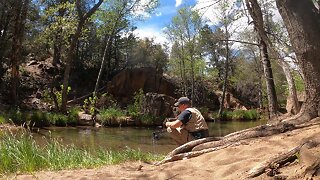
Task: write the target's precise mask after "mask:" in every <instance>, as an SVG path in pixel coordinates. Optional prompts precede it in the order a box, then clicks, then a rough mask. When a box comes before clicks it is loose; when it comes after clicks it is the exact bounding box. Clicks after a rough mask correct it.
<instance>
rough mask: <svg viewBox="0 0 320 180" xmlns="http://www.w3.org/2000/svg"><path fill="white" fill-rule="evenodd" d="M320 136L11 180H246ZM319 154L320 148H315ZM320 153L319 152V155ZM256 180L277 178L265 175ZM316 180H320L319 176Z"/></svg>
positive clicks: (304, 133) (290, 169) (294, 135)
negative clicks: (259, 167)
mask: <svg viewBox="0 0 320 180" xmlns="http://www.w3.org/2000/svg"><path fill="white" fill-rule="evenodd" d="M312 135H316V136H317V135H319V136H320V126H313V127H308V128H304V129H298V130H294V131H290V132H287V133H283V134H279V135H274V136H270V137H263V138H256V139H249V140H244V141H242V142H241V145H239V146H234V147H228V148H226V149H222V150H219V151H216V152H211V153H207V154H204V155H201V156H198V157H195V158H191V159H186V160H181V161H176V162H171V163H167V164H163V165H160V166H154V165H152V164H147V163H143V162H127V163H124V164H120V165H113V166H104V167H101V168H97V169H80V170H63V171H57V172H52V171H42V172H37V173H35V174H33V175H26V174H21V175H17V176H15V177H9V179H19V180H31V179H46V180H49V179H54V180H60V179H64V180H65V179H70V180H71V179H72V180H89V179H90V180H91V179H93V180H94V179H152V180H154V179H192V180H194V179H219V180H220V179H247V178H246V177H247V174H248V172H249V170H250V169H252V168H253V167H255V166H257V165H259V164H260V163H263V162H264V161H266V160H268V159H269V158H271V157H274V156H275V155H277V154H279V153H283V152H288V151H289V150H291V149H292V148H294V147H296V146H297V145H298V144H299V143H300V142H301V141H302V140H303V139H304V138H307V137H309V136H312ZM316 151H318V153H319V152H320V148H319V147H318V148H317V149H316ZM319 154H320V153H319ZM304 169H305V167H303V166H302V165H301V164H299V162H298V161H297V162H295V163H292V164H291V165H289V166H287V167H284V168H282V169H281V170H280V173H281V175H284V176H287V178H288V179H301V177H297V175H298V174H300V173H301V172H302V171H303V170H304ZM254 179H274V178H271V177H268V176H266V175H265V174H263V175H261V176H259V177H256V178H254ZM314 179H320V178H319V177H316V178H314Z"/></svg>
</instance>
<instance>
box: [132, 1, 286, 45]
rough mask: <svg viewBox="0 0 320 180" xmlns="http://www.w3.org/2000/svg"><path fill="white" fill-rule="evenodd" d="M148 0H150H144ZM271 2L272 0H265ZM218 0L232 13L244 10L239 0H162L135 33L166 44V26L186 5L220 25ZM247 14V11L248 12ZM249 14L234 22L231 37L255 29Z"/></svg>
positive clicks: (275, 12) (276, 16) (220, 15)
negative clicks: (164, 31) (226, 3)
mask: <svg viewBox="0 0 320 180" xmlns="http://www.w3.org/2000/svg"><path fill="white" fill-rule="evenodd" d="M143 1H148V0H143ZM264 1H265V2H269V1H271V0H264ZM216 2H220V3H222V2H228V5H229V7H228V8H227V9H228V10H227V11H228V13H230V14H241V13H240V12H244V11H243V7H242V5H243V4H242V3H241V2H242V1H239V0H224V1H214V0H160V6H159V7H158V8H157V9H156V10H155V12H154V13H153V14H151V15H150V16H149V17H148V18H146V20H145V21H141V22H137V24H136V26H137V30H135V34H136V35H137V36H138V37H140V38H141V39H143V38H145V37H148V38H153V39H154V40H155V42H156V43H160V44H164V43H169V42H167V40H166V37H165V35H164V33H163V30H164V28H165V27H166V26H167V25H168V24H170V22H171V20H172V17H174V16H176V15H177V11H178V10H179V9H180V8H182V7H184V6H192V7H193V9H197V10H199V11H200V14H201V15H202V17H203V18H205V19H207V20H208V22H207V24H208V25H211V26H212V25H214V26H216V27H217V26H219V24H221V23H220V22H221V18H222V10H221V4H219V3H216ZM246 14H247V13H246ZM274 14H275V16H274V17H273V18H276V19H277V20H276V21H278V20H279V19H281V18H280V15H279V13H278V12H277V11H274ZM249 17H250V16H249V15H248V14H247V15H245V16H241V18H239V19H238V20H237V21H235V22H233V23H232V25H231V26H230V28H229V32H232V33H231V39H233V40H237V39H239V35H240V33H241V32H242V31H246V30H249V29H251V30H252V29H253V27H252V23H251V25H248V23H249V22H251V19H249ZM234 46H235V47H234V48H240V44H239V43H235V44H234Z"/></svg>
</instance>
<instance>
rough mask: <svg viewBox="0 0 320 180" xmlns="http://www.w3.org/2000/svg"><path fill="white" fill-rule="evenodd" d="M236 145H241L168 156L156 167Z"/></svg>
mask: <svg viewBox="0 0 320 180" xmlns="http://www.w3.org/2000/svg"><path fill="white" fill-rule="evenodd" d="M236 145H239V144H237V143H230V144H225V145H223V146H219V147H215V148H208V149H203V150H201V151H195V152H187V153H181V154H176V155H173V156H167V157H166V158H164V159H163V160H161V161H159V162H156V163H155V164H154V165H156V166H158V165H161V164H164V163H167V162H173V161H177V160H182V159H189V158H192V157H197V156H200V155H202V154H205V153H209V152H213V151H218V150H220V149H224V148H227V147H229V146H236Z"/></svg>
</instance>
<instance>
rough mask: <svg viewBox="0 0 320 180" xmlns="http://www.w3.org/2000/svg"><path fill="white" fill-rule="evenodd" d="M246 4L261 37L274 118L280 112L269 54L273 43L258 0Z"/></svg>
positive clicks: (269, 99)
mask: <svg viewBox="0 0 320 180" xmlns="http://www.w3.org/2000/svg"><path fill="white" fill-rule="evenodd" d="M246 6H247V8H248V11H249V13H250V16H251V18H252V19H253V24H254V27H255V30H256V31H257V32H258V35H259V39H260V54H261V60H262V65H263V70H264V74H265V78H266V86H267V97H268V110H269V118H273V117H274V116H276V115H277V114H278V109H279V107H278V102H277V94H276V90H275V85H274V80H273V74H272V68H271V63H270V59H269V54H268V46H269V47H271V43H270V40H269V38H268V36H267V33H266V31H265V29H264V21H263V16H262V12H261V8H260V6H259V4H258V2H257V0H246Z"/></svg>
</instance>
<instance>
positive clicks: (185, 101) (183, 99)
mask: <svg viewBox="0 0 320 180" xmlns="http://www.w3.org/2000/svg"><path fill="white" fill-rule="evenodd" d="M188 103H190V99H189V98H187V97H181V98H179V99H178V101H177V102H176V103H174V105H175V106H179V105H180V104H188Z"/></svg>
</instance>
